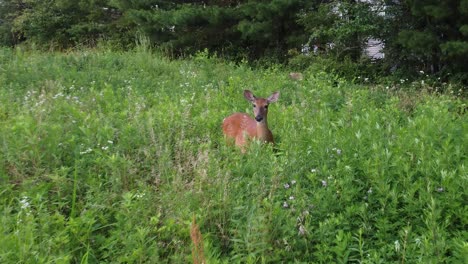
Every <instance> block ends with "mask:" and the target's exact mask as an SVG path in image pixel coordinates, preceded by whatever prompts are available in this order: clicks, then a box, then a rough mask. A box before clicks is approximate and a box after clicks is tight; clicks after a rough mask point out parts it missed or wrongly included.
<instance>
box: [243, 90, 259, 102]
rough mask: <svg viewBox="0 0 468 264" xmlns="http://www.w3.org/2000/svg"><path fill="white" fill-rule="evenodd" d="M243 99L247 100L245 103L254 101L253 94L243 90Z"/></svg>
mask: <svg viewBox="0 0 468 264" xmlns="http://www.w3.org/2000/svg"><path fill="white" fill-rule="evenodd" d="M244 97H245V99H247V101H250V102H253V101H255V99H256V98H255V96H254V95H253V93H252V92H251V91H249V90H244Z"/></svg>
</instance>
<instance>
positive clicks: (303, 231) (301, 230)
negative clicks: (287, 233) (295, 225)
mask: <svg viewBox="0 0 468 264" xmlns="http://www.w3.org/2000/svg"><path fill="white" fill-rule="evenodd" d="M305 234H306V230H305V227H304V226H303V225H300V226H299V235H301V236H303V235H305Z"/></svg>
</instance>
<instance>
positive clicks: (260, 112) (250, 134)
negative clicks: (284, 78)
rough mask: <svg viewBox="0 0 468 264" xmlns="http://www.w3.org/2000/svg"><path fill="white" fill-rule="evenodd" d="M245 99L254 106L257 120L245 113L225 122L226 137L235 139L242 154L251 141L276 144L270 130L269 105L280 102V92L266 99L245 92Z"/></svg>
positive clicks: (231, 116)
mask: <svg viewBox="0 0 468 264" xmlns="http://www.w3.org/2000/svg"><path fill="white" fill-rule="evenodd" d="M244 97H245V99H247V101H249V102H251V103H252V104H253V112H254V115H255V119H253V118H251V117H250V116H249V115H247V114H245V113H235V114H232V115H230V116H228V117H226V118H225V119H224V121H223V132H224V135H225V136H226V137H227V138H231V139H234V142H235V144H236V146H238V147H240V148H241V150H242V152H244V151H245V145H246V144H247V142H248V140H249V139H256V140H259V141H261V142H268V143H274V140H273V134H272V133H271V131H270V129H268V123H267V115H268V105H269V104H270V103H273V102H276V101H277V100H278V97H279V92H274V93H273V94H272V95H270V96H269V97H268V98H266V99H265V98H257V97H255V96H254V95H253V94H252V92H251V91H249V90H245V91H244Z"/></svg>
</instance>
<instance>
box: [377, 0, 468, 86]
mask: <svg viewBox="0 0 468 264" xmlns="http://www.w3.org/2000/svg"><path fill="white" fill-rule="evenodd" d="M388 13H389V17H388V19H387V21H388V25H389V26H388V32H386V34H385V35H384V37H385V38H386V43H387V53H388V54H389V56H388V58H387V59H388V61H389V62H392V63H394V64H395V65H398V66H399V67H400V68H402V69H404V70H405V71H411V70H412V71H416V70H422V71H425V72H431V73H437V72H439V73H443V74H447V73H450V72H452V73H454V74H457V75H458V77H459V78H461V79H464V78H465V80H464V81H467V80H466V76H465V77H463V75H466V73H467V72H468V64H467V63H466V61H467V60H468V0H461V1H460V0H406V1H401V2H397V3H389V8H388Z"/></svg>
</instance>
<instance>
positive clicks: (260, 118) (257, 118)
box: [255, 116, 263, 122]
mask: <svg viewBox="0 0 468 264" xmlns="http://www.w3.org/2000/svg"><path fill="white" fill-rule="evenodd" d="M255 120H257V122H261V121H262V120H263V116H256V117H255Z"/></svg>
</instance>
